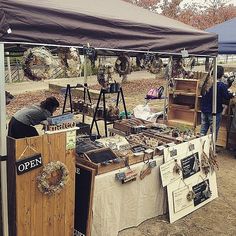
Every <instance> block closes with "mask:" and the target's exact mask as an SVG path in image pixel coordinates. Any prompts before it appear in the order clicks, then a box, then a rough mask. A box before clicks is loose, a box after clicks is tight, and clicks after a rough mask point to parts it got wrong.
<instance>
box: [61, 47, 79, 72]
mask: <svg viewBox="0 0 236 236" xmlns="http://www.w3.org/2000/svg"><path fill="white" fill-rule="evenodd" d="M58 58H59V59H60V62H61V65H62V66H63V67H65V68H66V74H67V75H68V76H78V75H79V74H80V72H81V59H80V55H79V51H78V50H77V49H76V48H74V47H71V48H59V49H58Z"/></svg>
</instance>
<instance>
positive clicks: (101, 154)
mask: <svg viewBox="0 0 236 236" xmlns="http://www.w3.org/2000/svg"><path fill="white" fill-rule="evenodd" d="M118 159H119V158H118V157H117V155H116V154H115V153H114V152H113V151H112V150H111V149H110V148H100V149H96V150H92V151H89V152H86V153H85V154H84V156H83V158H81V157H77V162H78V163H81V164H83V165H86V166H89V167H91V168H93V169H95V170H96V174H97V175H99V174H103V173H107V172H110V171H113V170H117V169H120V168H123V167H125V160H124V159H121V160H120V162H113V160H118Z"/></svg>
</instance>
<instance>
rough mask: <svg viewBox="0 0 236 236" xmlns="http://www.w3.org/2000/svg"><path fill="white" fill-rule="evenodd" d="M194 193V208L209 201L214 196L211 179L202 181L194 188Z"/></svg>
mask: <svg viewBox="0 0 236 236" xmlns="http://www.w3.org/2000/svg"><path fill="white" fill-rule="evenodd" d="M193 192H194V193H195V198H194V206H197V205H199V204H200V203H202V202H204V201H206V200H207V199H209V198H210V197H211V195H212V192H211V189H210V184H209V179H207V180H204V181H202V182H201V183H199V184H196V185H194V186H193Z"/></svg>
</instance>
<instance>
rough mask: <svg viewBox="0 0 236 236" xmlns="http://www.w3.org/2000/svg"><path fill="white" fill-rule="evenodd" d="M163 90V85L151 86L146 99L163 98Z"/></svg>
mask: <svg viewBox="0 0 236 236" xmlns="http://www.w3.org/2000/svg"><path fill="white" fill-rule="evenodd" d="M163 91H164V87H163V86H160V87H159V88H151V89H150V90H149V91H148V93H147V95H146V99H161V98H162V94H163Z"/></svg>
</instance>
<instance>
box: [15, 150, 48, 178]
mask: <svg viewBox="0 0 236 236" xmlns="http://www.w3.org/2000/svg"><path fill="white" fill-rule="evenodd" d="M42 165H43V160H42V156H41V153H37V154H34V155H31V156H28V157H26V158H24V159H20V160H18V161H16V171H17V174H18V175H22V174H24V173H26V172H28V171H31V170H34V169H37V168H39V167H41V166H42Z"/></svg>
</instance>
